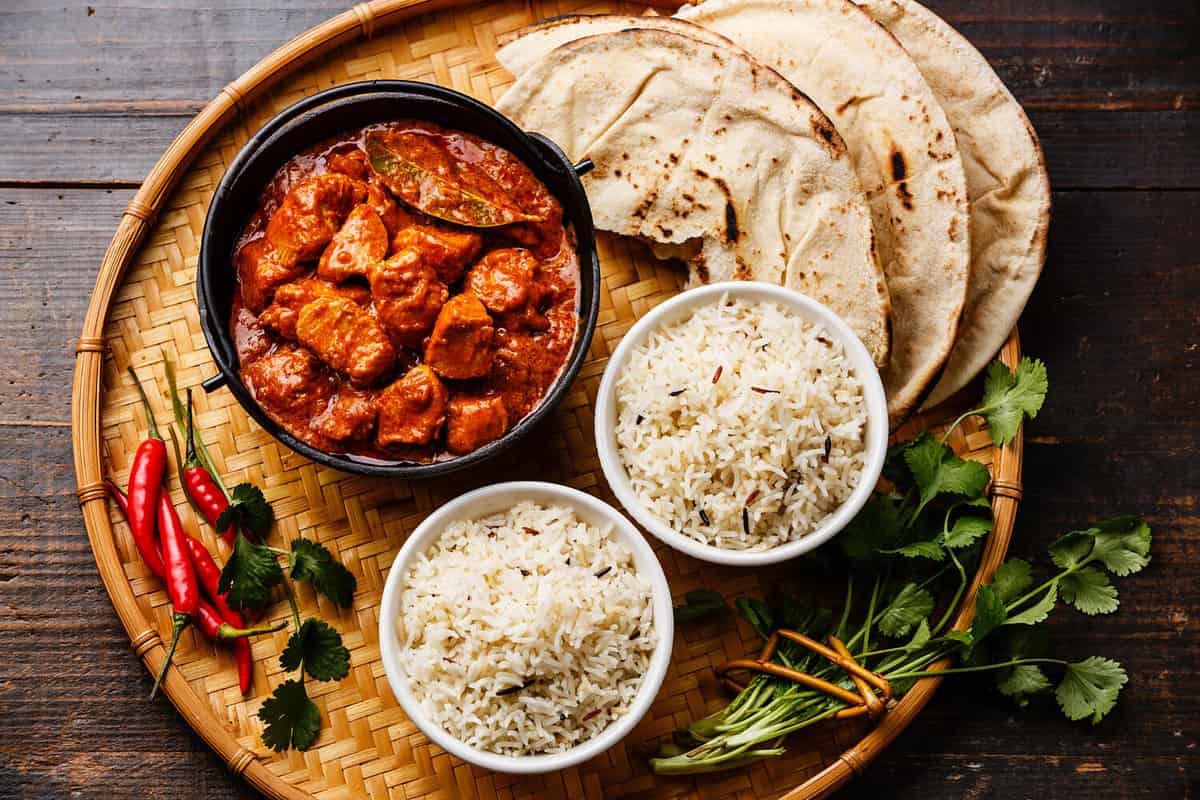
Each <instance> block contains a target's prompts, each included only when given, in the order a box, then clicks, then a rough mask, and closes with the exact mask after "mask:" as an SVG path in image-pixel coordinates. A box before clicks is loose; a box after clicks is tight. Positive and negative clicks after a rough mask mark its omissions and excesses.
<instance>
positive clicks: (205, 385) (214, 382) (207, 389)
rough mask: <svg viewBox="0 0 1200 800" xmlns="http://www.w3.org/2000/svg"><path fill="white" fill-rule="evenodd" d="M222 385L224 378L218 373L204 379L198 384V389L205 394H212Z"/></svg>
mask: <svg viewBox="0 0 1200 800" xmlns="http://www.w3.org/2000/svg"><path fill="white" fill-rule="evenodd" d="M224 385H225V376H224V375H222V374H221V373H219V372H218V373H217V374H216V375H213V376H212V377H211V378H205V379H204V380H203V381H201V382H200V388H201V389H203V390H204V393H205V394H212V393H213V392H215V391H216V390H217V389H220V388H221V387H222V386H224Z"/></svg>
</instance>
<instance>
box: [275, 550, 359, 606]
mask: <svg viewBox="0 0 1200 800" xmlns="http://www.w3.org/2000/svg"><path fill="white" fill-rule="evenodd" d="M291 564H292V568H291V575H292V580H294V581H312V585H313V588H314V589H316V590H317V591H318V592H320V593H321V594H323V595H325V596H326V597H328V598H329V599H330V600H332V601H333V602H334V603H337V604H338V605H339V606H341V607H342V608H349V607H350V606H351V605H353V603H354V590H355V588H356V587H357V586H358V581H357V580H356V579H355V577H354V575H353V573H351V572H350V570H348V569H346V567H345V566H344V565H343V564H342V563H341V562H340V561H338V560H337V559H335V558H334V557H333V554H332V553H330V552H329V551H328V550H327V549H325V547H324V546H323V545H320V544H317V543H316V542H313V541H309V540H308V539H293V540H292V553H291Z"/></svg>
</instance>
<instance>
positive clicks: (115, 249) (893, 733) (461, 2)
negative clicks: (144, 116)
mask: <svg viewBox="0 0 1200 800" xmlns="http://www.w3.org/2000/svg"><path fill="white" fill-rule="evenodd" d="M477 4H478V3H477V0H371V2H364V3H359V4H358V5H355V6H353V7H352V8H350V9H348V10H347V11H344V12H342V13H341V14H338V15H337V16H334V17H332V18H331V19H329V20H327V21H325V22H323V23H321V24H319V25H316V26H314V27H312V28H310V29H308V30H307V31H305V32H303V33H301V34H300V35H299V36H297V37H295V38H294V39H292V40H291V41H289V42H287V43H286V44H284V45H282V46H281V47H279V48H277V49H276V50H274V51H273V52H271V53H270V54H269V55H267V56H266V57H265V58H263V59H262V60H261V61H259V62H258V63H257V64H255V65H254V66H253V67H251V68H250V69H249V70H247V71H246V72H244V73H243V74H242V75H241V76H239V77H238V78H237V79H236V80H234V81H233V82H231V83H230V84H228V85H227V86H225V87H224V88H223V89H222V90H221V91H220V93H219V94H218V95H217V96H216V97H215V98H214V99H213V100H212V101H210V102H209V103H208V104H207V105H206V106H205V107H204V108H203V109H202V110H201V111H200V112H199V113H198V114H197V115H196V116H195V117H194V118H193V119H192V120H191V122H189V123H188V125H187V126H186V127H185V128H184V129H183V131H181V132H180V133H179V135H178V136H176V137H175V139H174V140H173V141H172V142H171V144H170V146H169V147H168V148H167V149H166V151H165V152H164V153H163V155H162V156H161V157H160V158H159V160H158V161H157V163H156V164H155V165H154V167H153V169H152V170H151V171H150V173H149V174H148V175H147V177H146V179H145V181H143V183H142V184H141V187H140V188H139V189H138V191H137V192H136V193H135V195H134V197H133V199H131V200H130V201H129V204H128V205H127V207H126V208H125V210H124V212H123V213H122V216H121V220H120V222H119V224H118V226H117V230H116V232H115V233H114V235H113V238H112V241H111V243H110V244H109V246H108V249H107V250H106V251H105V254H104V258H103V260H102V261H101V265H100V270H99V273H98V275H97V278H96V284H95V288H94V290H93V293H92V297H91V301H90V302H89V304H88V309H87V313H86V315H85V318H84V323H83V328H82V331H81V334H80V336H79V338H78V340H77V341H76V343H75V352H76V365H75V373H74V379H73V384H72V391H71V430H72V444H73V456H74V461H75V474H76V482H77V485H78V490H77V495H78V498H79V504H80V508H81V511H82V515H83V520H84V525H85V527H86V529H87V533H88V539H89V542H90V544H91V547H92V552H93V555H94V557H95V559H96V564H97V567H98V569H99V572H100V576H101V578H102V580H103V582H104V586H105V590H106V591H107V593H108V595H109V597H110V598H111V600H112V602H113V607H114V609H115V610H116V612H117V615H118V617H119V618H120V620H121V623H122V625H123V626H124V628H125V631H126V633H127V634H128V635H129V638H130V644H131V646H132V647H133V650H134V653H135V654H136V655H137V656H138V657H139V658H140V659H141V660H142V661H143V663H144V664H145V666H146V668H147V669H148V670H149V671H150V673H151V674H154V673H156V672H157V671H158V669H159V668H160V667H161V665H162V662H163V660H164V658H165V655H166V647H165V643H164V642H163V640H162V637H161V635H160V634H159V632H158V630H157V628H156V627H155V625H154V624H153V622H151V621H150V620H148V619H147V618H146V616H145V615H144V614H143V613H142V611H141V610H140V608H139V606H138V604H137V602H136V600H135V597H134V595H133V591H132V589H131V585H130V582H129V580H128V578H127V577H126V575H125V572H124V570H123V568H122V565H121V561H120V558H119V556H118V553H117V551H116V545H115V539H114V535H113V529H112V524H111V522H110V520H109V516H108V510H107V503H106V502H97V501H103V500H105V499H106V496H107V490H106V488H105V485H104V474H103V464H102V457H101V453H102V450H101V431H100V409H101V402H100V400H101V386H102V365H103V361H104V355H105V351H106V344H105V337H104V328H105V324H106V322H107V319H108V313H109V309H110V307H111V305H112V303H113V299H114V296H115V294H116V291H117V289H118V288H119V286H120V285H121V281H122V279H123V277H124V275H125V272H126V270H127V268H128V266H129V264H130V263H131V262H132V260H133V258H134V256H135V255H136V254H137V252H138V250H139V248H140V246H141V244H142V242H143V241H144V239H145V237H146V234H147V233H148V232H149V231H150V230H151V228H152V227H153V225H154V223H155V221H156V219H157V217H158V214H159V212H160V210H161V209H162V207H163V205H164V203H165V202H166V201H167V200H168V198H169V197H170V196H171V194H172V192H173V191H174V189H175V188H176V186H177V184H178V183H179V180H180V178H181V177H182V176H183V175H184V173H185V172H186V170H187V169H188V168H189V167H190V165H191V164H192V162H193V160H194V159H195V157H196V156H197V155H199V153H200V152H201V151H202V150H203V149H204V148H205V146H206V145H207V144H208V143H209V142H210V141H211V140H212V139H213V137H214V136H216V134H217V133H218V132H219V131H221V130H222V129H224V128H225V127H226V126H227V125H228V124H230V123H231V122H233V121H235V120H236V119H237V118H238V117H239V116H241V115H242V113H243V112H244V111H245V110H246V109H247V108H248V107H249V106H250V104H251V103H253V102H255V101H256V100H258V99H259V98H260V97H261V96H262V95H263V94H264V93H265V92H266V91H267V90H268V89H270V88H271V87H273V86H274V85H276V84H277V83H278V82H279V81H281V80H283V79H284V78H285V77H287V76H288V75H290V74H291V73H292V72H294V71H295V70H297V69H298V68H300V67H302V66H304V65H306V64H307V63H309V62H311V61H314V60H316V59H317V58H318V57H319V56H321V55H323V54H325V53H328V52H329V51H331V50H334V49H336V48H338V47H340V46H342V45H344V44H347V43H350V42H352V41H355V40H357V39H358V38H360V37H361V38H364V39H370V38H371V37H372V36H373V35H374V34H375V33H376V32H377V31H380V30H382V29H384V28H385V27H388V26H390V25H394V24H396V23H399V22H402V21H404V20H407V19H409V18H411V17H414V16H417V15H421V14H426V13H429V12H433V11H439V10H444V9H447V8H451V7H458V6H472V5H477ZM650 4H655V5H663V6H668V7H674V5H676V4H673V3H672V4H667V3H662V2H661V1H659V2H652V3H650ZM1020 353H1021V349H1020V342H1019V339H1018V336H1017V332H1016V329H1014V330H1013V332H1012V334H1011V335H1010V337H1009V339H1008V341H1007V342H1006V343H1005V345H1004V347H1003V349H1002V350H1001V353H1000V357H1001V359H1002V360H1003V361H1004V362H1005V363H1006V364H1008V366H1009V367H1010V368H1013V367H1015V365H1016V363H1017V361H1018V360H1019V358H1020ZM1022 458H1023V431H1021V432H1018V434H1017V437H1016V438H1015V439H1014V440H1013V441H1012V442H1011V443H1010V444H1009V445H1007V446H1006V447H1003V448H999V449H998V450H997V452H996V459H995V475H994V479H993V481H992V486H991V489H990V491H991V494H992V510H993V515H994V517H995V521H996V522H995V527H994V528H993V531H992V533H991V534H990V536H989V538H988V540H987V545H986V548H985V550H984V554H983V556H982V559H981V562H980V566H979V569H978V571H977V572H976V574H975V576H974V578H973V580H972V582H971V585H970V589H969V591H968V593H967V595H966V599H965V600H964V602H963V605H962V607H961V608H960V610H959V613H958V615H957V616H956V618H955V624H954V626H955V627H956V628H963V627H966V626H968V625H969V624H970V622H971V620H972V619H973V617H974V596H975V591H976V589H977V587H978V586H979V585H980V584H981V583H982V582H983V581H984V580H987V579H989V578H990V577H991V574H992V572H993V571H994V570H995V568H996V566H997V565H998V564H999V563H1000V562H1001V561H1002V560H1003V558H1004V556H1005V553H1006V552H1007V549H1008V544H1009V541H1010V539H1011V536H1012V528H1013V522H1014V518H1015V515H1016V511H1017V505H1018V502H1019V500H1020V498H1021V465H1022ZM944 665H945V662H939V664H935V665H933V668H937V667H940V666H944ZM940 683H941V678H924V679H921V680H920V681H918V682H917V684H916V685H915V686H914V687H913V688H912V689H911V690H910V691H909V692H908V693H906V694H905V695H904V697H903V698H901V700H900V701H899V702H898V703H897V704H896V706H895V707H893V708H892V709H891V710H890V711H889V712H888V714H887V715H886V716H885V717H884V718H883V720H882V721H881V722H880V723H879V724H878V725H877V726H875V727H874V728H872V729H871V730H870V731H868V732H867V733H866V735H865V736H864V737H863V738H862V739H861V740H860V741H858V742H857V743H856V744H855V745H853V746H851V747H850V748H848V749H847V750H846V751H844V752H843V753H842V754H841V755H840V756H839V757H838V759H837V760H836V761H834V762H832V763H831V764H829V765H828V766H826V767H825V768H824V769H823V770H822V771H821V772H819V773H818V774H816V775H814V776H812V777H811V778H809V779H808V780H806V781H805V782H804V783H803V784H800V785H799V786H796V787H795V788H793V789H792V790H790V791H788V792H787V793H786V794H785V795H784V800H802V799H803V800H807V799H808V798H817V797H826V796H828V795H829V794H830V793H832V792H833V791H835V790H837V789H838V788H840V787H842V786H844V785H845V784H846V783H847V782H849V781H850V780H851V779H852V778H853V777H854V776H855V775H857V774H861V772H862V771H863V770H864V769H865V768H866V766H867V765H868V764H869V763H870V762H871V761H872V760H873V759H874V758H875V756H877V755H878V754H879V753H880V752H882V751H883V750H884V749H886V748H887V747H888V746H889V745H890V744H891V742H892V741H894V740H895V738H896V737H897V736H898V735H899V734H900V733H901V732H902V731H903V730H904V729H905V728H906V727H907V726H908V724H909V723H910V722H911V721H912V720H913V719H914V718H915V717H916V716H917V714H919V713H920V711H921V710H922V709H923V708H924V707H925V705H926V704H927V703H928V702H929V700H930V699H931V698H932V696H933V694H934V692H935V691H936V689H937V687H938V685H939V684H940ZM165 694H166V695H167V697H168V698H169V699H170V701H171V703H172V704H173V705H174V706H175V708H176V709H177V710H178V711H179V713H180V714H181V715H182V716H183V718H184V719H185V720H186V721H187V724H188V725H189V726H190V727H191V728H192V729H193V730H195V731H196V732H197V733H198V734H199V735H200V736H201V738H203V739H204V741H205V742H206V743H207V744H208V745H209V747H211V748H212V749H213V750H214V751H215V752H216V753H217V754H219V755H220V756H221V758H222V759H223V760H224V761H225V763H226V764H227V765H228V767H229V769H230V770H231V771H232V772H233V773H234V774H235V775H240V776H243V777H244V778H245V779H246V780H247V781H249V783H250V784H251V785H253V786H254V787H255V788H256V789H258V790H259V791H261V792H263V793H264V794H266V795H267V796H269V797H272V798H280V799H281V800H312V795H310V794H309V793H307V792H304V791H302V790H300V789H298V788H296V787H295V786H292V785H291V784H289V783H287V782H286V781H285V780H283V778H281V777H279V776H277V775H275V774H274V773H273V772H271V771H270V770H268V769H267V767H266V764H265V763H264V762H262V761H260V760H258V759H257V758H256V756H255V754H254V753H253V752H252V751H251V750H248V749H246V748H245V747H243V746H242V745H241V744H239V743H238V741H237V740H236V738H235V737H234V736H233V734H232V733H231V732H230V731H229V730H228V729H227V728H226V727H225V725H224V724H223V723H222V722H221V720H220V719H219V718H218V717H217V715H216V714H215V713H214V712H213V710H212V709H211V707H210V706H209V705H208V704H207V703H205V702H204V701H203V700H202V699H201V698H200V696H199V695H198V694H197V693H196V691H195V690H193V688H192V687H191V685H190V684H189V683H188V682H187V681H186V680H185V679H184V677H183V676H182V675H181V674H180V672H179V670H178V669H177V668H174V667H173V668H171V669H170V670H168V673H167V677H166V681H165Z"/></svg>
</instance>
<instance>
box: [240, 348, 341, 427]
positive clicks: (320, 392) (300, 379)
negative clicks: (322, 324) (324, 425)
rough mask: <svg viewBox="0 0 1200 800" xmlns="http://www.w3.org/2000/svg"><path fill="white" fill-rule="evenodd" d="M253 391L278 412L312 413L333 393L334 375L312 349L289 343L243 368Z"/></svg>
mask: <svg viewBox="0 0 1200 800" xmlns="http://www.w3.org/2000/svg"><path fill="white" fill-rule="evenodd" d="M242 377H243V378H244V379H245V381H246V384H247V385H248V386H249V387H250V393H251V394H253V395H254V399H255V400H257V401H258V402H259V403H260V404H261V405H263V406H265V407H266V408H268V409H270V410H272V411H274V412H275V413H277V414H289V415H290V414H297V415H304V416H310V415H312V414H314V413H316V412H317V411H318V410H319V409H320V408H322V407H323V406H324V405H325V403H326V402H327V401H328V400H329V398H330V396H332V394H333V389H334V376H332V375H330V374H329V373H328V372H327V371H326V370H325V369H324V368H323V367H322V366H321V362H320V361H318V360H317V358H316V356H314V355H313V354H312V353H310V352H309V351H307V350H305V349H304V348H303V347H295V346H293V345H288V346H286V347H280V348H278V349H277V350H275V351H274V352H272V353H268V354H267V355H265V356H263V357H262V358H260V359H257V360H255V361H252V362H250V363H249V364H247V365H246V366H245V367H244V368H243V369H242Z"/></svg>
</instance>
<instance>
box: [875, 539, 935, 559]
mask: <svg viewBox="0 0 1200 800" xmlns="http://www.w3.org/2000/svg"><path fill="white" fill-rule="evenodd" d="M879 552H881V553H888V554H889V555H892V554H894V555H901V556H906V557H908V558H929V559H932V560H934V561H942V560H944V559H945V558H946V551H945V550H943V549H942V543H941V542H939V541H937V540H936V539H934V540H931V541H926V542H911V543H909V544H906V545H904V546H903V547H895V548H892V549H890V550H880V551H879Z"/></svg>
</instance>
